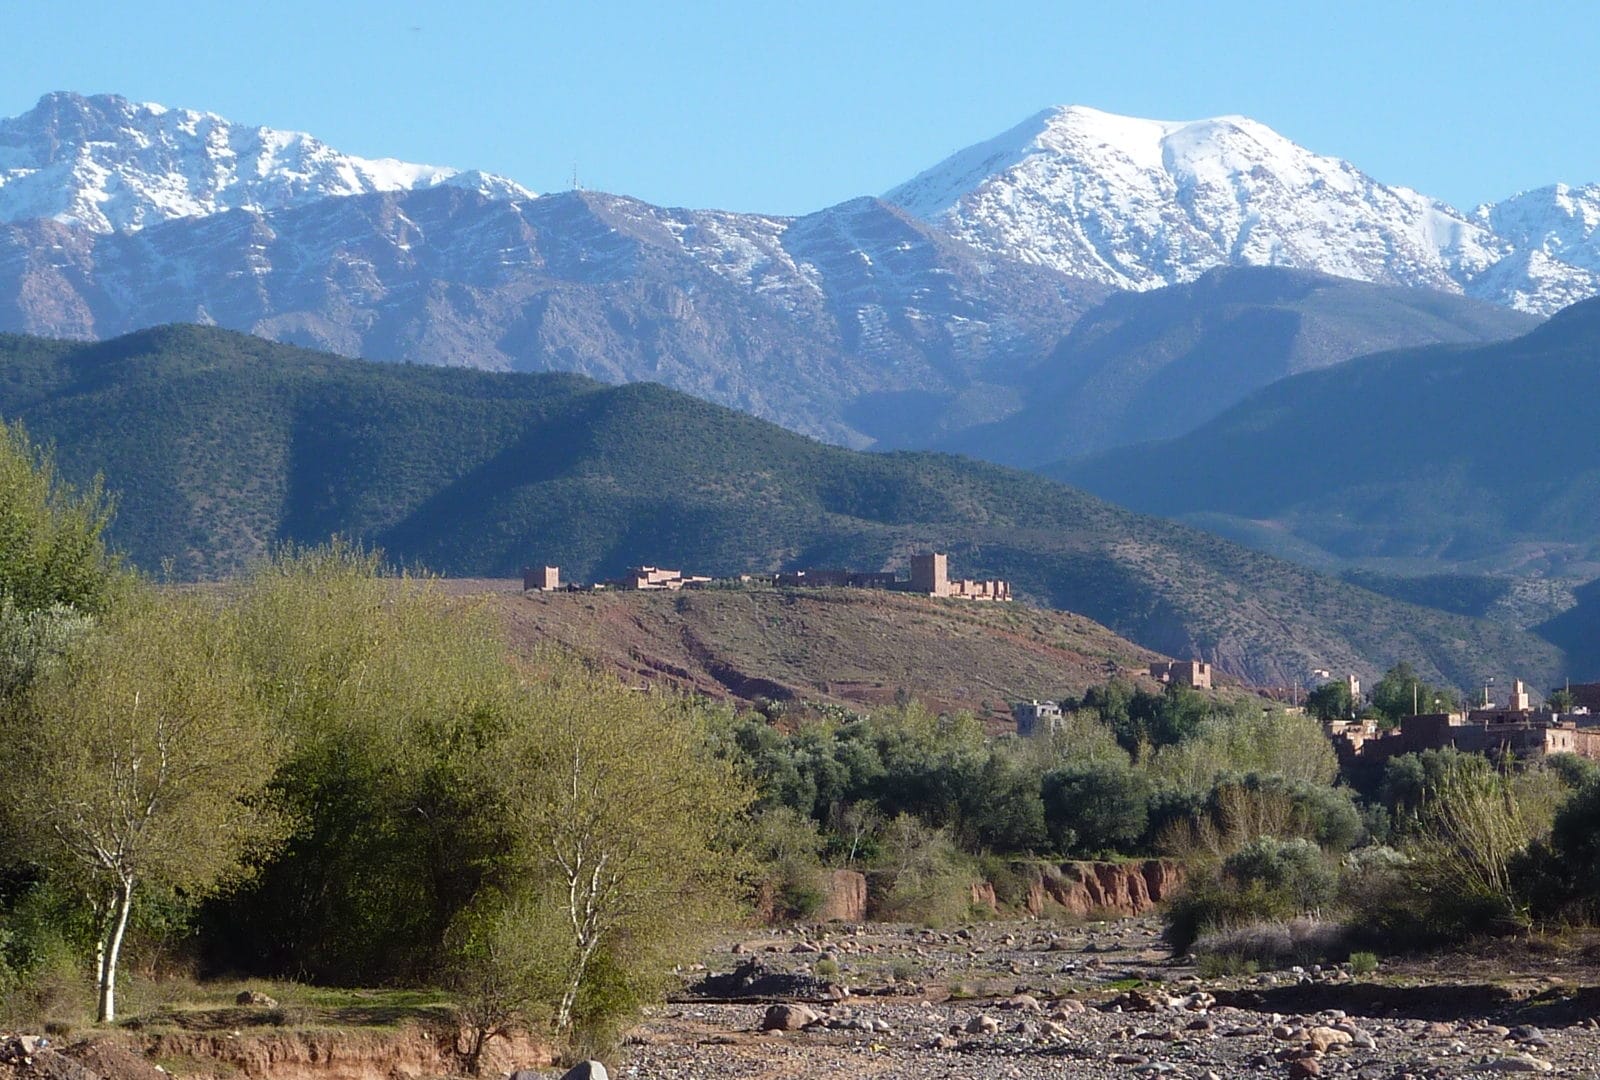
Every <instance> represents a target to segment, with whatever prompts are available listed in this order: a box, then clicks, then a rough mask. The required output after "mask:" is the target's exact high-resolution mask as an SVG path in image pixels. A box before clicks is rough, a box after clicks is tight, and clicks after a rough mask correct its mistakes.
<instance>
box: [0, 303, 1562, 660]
mask: <svg viewBox="0 0 1600 1080" xmlns="http://www.w3.org/2000/svg"><path fill="white" fill-rule="evenodd" d="M0 412H4V413H5V414H7V415H10V416H14V417H21V418H23V419H24V420H25V421H26V422H27V423H28V424H29V425H30V427H31V429H32V430H33V431H35V432H36V433H37V434H38V435H40V436H41V437H43V438H46V439H51V440H54V441H55V442H56V443H57V444H58V454H59V460H60V465H61V468H62V470H63V472H64V473H66V474H67V475H68V476H69V477H72V478H74V479H77V480H79V481H80V482H85V481H87V479H88V478H89V477H91V476H93V475H94V474H95V473H96V472H99V471H103V472H104V473H105V474H106V477H107V482H108V484H109V485H110V486H111V487H112V488H114V489H115V490H117V491H118V492H119V493H120V509H119V514H118V517H117V521H116V524H115V526H114V527H113V529H112V531H111V533H110V536H111V538H112V540H113V541H114V542H115V543H116V544H117V545H118V546H119V547H120V548H121V549H122V550H123V551H125V552H126V553H127V554H128V556H129V557H130V558H131V559H132V561H133V562H135V563H136V564H137V565H140V566H143V567H145V568H146V569H147V570H153V569H155V568H157V567H159V566H161V565H163V563H164V562H166V561H167V560H170V561H171V566H172V569H173V572H174V573H175V574H177V575H178V576H180V577H197V576H211V575H217V574H222V573H226V572H234V571H238V570H240V569H242V568H244V567H246V566H248V565H249V564H250V563H251V562H252V560H255V559H258V558H260V557H262V556H263V555H264V554H265V553H266V552H267V551H268V550H270V548H271V547H272V545H274V544H276V543H279V542H283V541H293V542H300V543H311V544H315V543H321V542H323V541H325V540H326V539H327V538H328V537H329V536H330V535H333V534H335V533H338V534H343V535H346V536H349V537H353V538H356V539H359V540H361V541H363V542H366V543H372V544H377V545H380V546H381V547H382V548H383V549H384V550H386V551H387V552H389V554H390V555H391V557H393V558H394V559H396V560H397V561H398V562H400V563H401V564H404V565H415V564H423V565H426V566H429V567H431V568H433V569H435V570H439V571H443V572H448V573H450V574H455V575H510V574H515V573H516V572H517V571H518V569H519V568H520V566H521V565H522V564H523V563H524V562H528V561H533V560H548V561H550V562H554V563H559V564H560V565H561V566H562V567H563V569H564V570H565V572H566V574H567V576H568V577H569V578H571V579H577V580H582V579H585V578H593V577H597V576H605V575H609V574H613V573H617V572H620V571H621V570H622V569H624V568H625V567H626V566H627V565H628V564H629V563H632V562H637V561H647V562H652V563H659V564H665V565H679V566H684V567H687V568H691V569H695V570H699V571H702V572H708V573H713V574H733V573H737V572H743V571H761V570H770V569H773V568H776V567H779V566H785V565H811V566H816V565H829V564H833V565H851V566H875V565H884V564H885V563H886V562H888V561H889V560H891V559H892V558H896V557H901V556H903V554H904V552H906V551H907V550H911V549H915V548H918V547H924V546H927V545H937V546H938V547H941V548H944V549H947V550H949V551H950V552H952V554H953V556H954V559H955V562H956V565H957V566H958V567H959V568H960V571H961V572H962V573H970V574H972V575H974V576H1003V577H1006V578H1009V579H1011V580H1012V581H1013V582H1014V583H1015V586H1016V587H1017V589H1018V590H1019V591H1020V592H1021V593H1022V594H1024V595H1026V596H1028V597H1031V598H1033V599H1035V600H1038V601H1041V602H1044V603H1046V604H1049V605H1051V606H1054V607H1058V608H1063V609H1067V610H1072V611H1078V612H1082V613H1083V614H1085V615H1088V616H1089V617H1091V618H1093V619H1096V620H1097V621H1099V622H1101V623H1103V624H1105V625H1106V626H1109V627H1110V628H1112V629H1113V630H1115V631H1116V632H1117V633H1119V634H1121V635H1123V636H1124V637H1127V638H1130V639H1132V640H1134V641H1137V642H1139V643H1140V644H1142V645H1145V646H1147V647H1150V648H1153V649H1156V650H1158V651H1160V652H1163V653H1166V654H1177V655H1193V654H1194V653H1196V652H1200V653H1205V654H1210V653H1216V654H1218V655H1224V656H1230V657H1237V658H1239V660H1238V664H1237V666H1238V667H1239V669H1240V670H1241V671H1242V672H1244V673H1247V674H1249V675H1250V676H1252V677H1254V678H1256V679H1258V680H1260V681H1263V682H1269V683H1288V682H1290V681H1292V679H1293V678H1294V676H1295V675H1296V674H1297V673H1299V672H1302V671H1304V670H1306V669H1307V668H1310V667H1314V666H1331V667H1335V668H1338V669H1349V670H1356V671H1358V672H1365V673H1371V672H1374V671H1375V670H1377V669H1379V668H1382V667H1386V666H1388V665H1389V664H1392V663H1393V662H1395V661H1396V660H1398V659H1400V658H1402V657H1409V658H1411V659H1412V661H1413V662H1414V663H1415V664H1416V665H1417V667H1418V670H1419V671H1420V672H1421V673H1422V674H1423V676H1424V677H1425V678H1428V679H1431V680H1434V681H1440V680H1442V681H1445V682H1447V683H1456V684H1459V685H1466V684H1469V683H1471V682H1473V681H1474V680H1475V679H1477V678H1478V676H1479V674H1480V673H1481V672H1482V671H1484V670H1511V669H1515V670H1517V671H1519V672H1521V673H1524V676H1525V677H1527V678H1531V679H1538V680H1540V681H1541V682H1554V681H1555V679H1556V677H1557V675H1558V674H1559V671H1558V669H1559V668H1560V666H1561V664H1560V659H1559V656H1558V654H1557V652H1556V650H1554V649H1553V648H1551V647H1549V646H1547V645H1545V644H1544V643H1542V642H1539V641H1538V640H1537V639H1535V638H1533V637H1532V636H1531V635H1528V634H1525V633H1523V632H1521V631H1517V630H1513V629H1507V628H1499V627H1494V626H1490V625H1488V624H1485V623H1482V622H1477V621H1473V620H1470V619H1467V618H1464V617H1460V616H1451V615H1443V614H1439V613H1436V612H1431V611H1426V610H1424V609H1421V608H1416V607H1411V606H1407V605H1404V604H1399V603H1396V602H1394V601H1391V600H1388V599H1386V598H1383V597H1380V596H1378V595H1376V594H1374V593H1371V592H1368V591H1365V590H1363V589H1360V588H1356V587H1354V586H1351V585H1348V584H1346V583H1343V582H1340V581H1337V580H1334V579H1330V578H1326V577H1322V576H1319V575H1317V574H1313V573H1310V572H1307V571H1305V570H1302V569H1300V568H1298V567H1295V566H1291V565H1289V564H1286V563H1283V562H1280V561H1277V560H1274V559H1271V558H1267V557H1265V556H1261V555H1257V554H1254V553H1251V552H1249V551H1246V550H1244V549H1242V548H1240V547H1238V546H1236V545H1233V544H1230V543H1227V542H1225V541H1222V540H1219V539H1216V538H1215V537H1212V536H1208V535H1206V534H1203V533H1199V532H1195V531H1193V530H1190V529H1186V528H1183V527H1181V526H1177V525H1172V524H1169V523H1165V522H1161V521H1156V520H1154V519H1150V518H1145V517H1141V516H1139V515H1136V514H1131V513H1128V512H1125V511H1123V510H1119V509H1117V508H1114V507H1112V506H1109V505H1107V504H1105V503H1103V502H1100V501H1098V500H1096V499H1093V498H1090V497H1088V496H1086V495H1083V494H1081V493H1079V492H1076V491H1073V490H1071V489H1068V488H1064V487H1061V486H1059V485H1056V484H1052V483H1049V482H1046V481H1043V480H1041V479H1040V478H1039V477H1037V476H1035V475H1033V474H1029V473H1023V472H1017V471H1012V470H1008V469H1003V468H999V467H996V466H990V465H983V464H979V463H976V462H971V461H965V460H962V459H959V458H952V457H947V456H942V455H934V454H861V453H853V452H850V451H846V450H841V449H838V448H836V447H830V446H825V445H822V444H820V443H816V442H813V441H811V440H809V439H805V438H802V437H800V436H797V435H794V434H792V433H790V432H787V431H784V430H782V429H780V428H777V427H775V426H773V425H770V424H766V423H763V422H761V421H758V420H754V419H752V418H750V417H748V416H743V415H740V414H737V413H733V412H730V411H728V410H726V409H721V408H718V407H716V406H712V405H709V404H706V403H704V402H700V401H697V400H695V399H692V398H688V397H685V396H683V395H681V394H676V393H673V392H671V391H667V390H665V389H662V388H660V387H657V386H651V385H630V386H622V387H616V388H608V387H602V386H600V385H599V384H597V383H593V382H590V381H587V380H584V379H581V378H576V377H571V376H559V375H539V376H519V375H503V374H493V373H485V372H473V371H464V370H457V369H451V370H446V369H438V368H421V367H408V366H403V365H383V364H370V363H362V362H359V361H349V360H341V359H338V358H335V357H330V356H327V355H324V354H318V353H311V352H306V351H304V350H299V349H294V348H290V347H287V346H281V345H274V344H270V343H267V342H263V341H259V340H256V339H252V338H248V337H244V336H241V335H237V334H230V333H227V332H223V331H218V330H211V329H206V328H201V327H169V328H163V329H158V330H152V331H146V332H142V333H139V334H134V335H130V336H128V337H125V338H120V339H117V340H115V341H110V342H104V343H101V344H96V345H78V344H73V343H66V342H54V341H41V340H38V339H31V338H19V337H5V338H0Z"/></svg>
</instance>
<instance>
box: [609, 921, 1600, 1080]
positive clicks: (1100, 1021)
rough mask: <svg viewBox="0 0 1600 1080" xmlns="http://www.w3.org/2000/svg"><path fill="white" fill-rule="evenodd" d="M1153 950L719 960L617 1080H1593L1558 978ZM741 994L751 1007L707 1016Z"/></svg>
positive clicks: (1008, 940)
mask: <svg viewBox="0 0 1600 1080" xmlns="http://www.w3.org/2000/svg"><path fill="white" fill-rule="evenodd" d="M1158 930H1159V927H1158V926H1157V924H1156V923H1155V922H1154V921H1152V920H1125V921H1121V922H1113V923H1104V924H1087V925H1083V926H1076V927H1067V926H1057V925H1053V924H1051V923H1048V922H1042V921H1032V922H1023V923H989V924H982V925H977V926H972V927H967V928H964V929H959V930H955V931H930V930H922V929H917V928H912V927H892V926H864V927H842V928H841V927H834V928H830V929H826V930H823V929H817V930H814V931H812V932H806V931H803V930H802V931H790V932H786V933H774V934H772V935H770V936H767V937H753V938H750V939H748V940H740V941H736V942H731V943H725V944H724V945H723V948H722V950H721V951H720V954H718V955H713V956H711V957H708V960H707V964H706V968H707V970H706V971H705V972H692V973H690V974H689V985H690V986H691V987H698V988H699V989H700V990H701V991H702V993H699V994H696V993H686V994H685V995H683V996H681V997H679V998H678V999H676V1000H674V1001H673V1002H672V1003H671V1004H669V1005H667V1006H665V1007H663V1008H660V1009H657V1010H654V1011H653V1012H652V1013H651V1014H650V1015H649V1016H648V1017H647V1018H646V1020H645V1022H644V1023H643V1024H641V1025H640V1026H639V1027H638V1028H637V1029H636V1030H635V1031H634V1032H633V1033H632V1035H631V1036H630V1038H629V1044H628V1046H627V1047H626V1048H625V1052H624V1055H623V1057H622V1058H621V1060H620V1061H619V1065H618V1068H617V1069H616V1070H615V1074H616V1075H620V1076H624V1077H639V1078H641V1080H645V1078H668V1080H670V1078H690V1077H694V1078H700V1077H751V1078H761V1080H777V1078H789V1077H883V1078H903V1080H932V1078H936V1077H951V1078H967V1077H971V1078H980V1077H981V1078H984V1080H991V1078H995V1077H1007V1078H1010V1077H1014V1078H1018V1080H1027V1078H1032V1077H1051V1078H1060V1077H1086V1078H1102V1077H1104V1078H1113V1077H1115V1078H1124V1077H1173V1078H1193V1080H1201V1078H1207V1080H1209V1078H1226V1077H1234V1076H1276V1077H1295V1078H1302V1077H1319V1076H1347V1077H1358V1078H1362V1080H1388V1078H1391V1077H1394V1078H1399V1077H1417V1078H1424V1077H1425V1078H1436V1077H1456V1076H1463V1077H1465V1076H1492V1075H1498V1074H1508V1073H1513V1074H1514V1073H1526V1074H1533V1075H1559V1076H1583V1077H1594V1076H1596V1075H1600V1030H1597V1024H1596V1019H1595V1017H1596V1016H1597V1015H1600V994H1597V993H1595V992H1593V991H1586V990H1583V989H1581V985H1583V984H1581V983H1579V982H1577V980H1575V979H1574V978H1573V977H1572V976H1573V975H1574V974H1577V973H1576V972H1574V971H1572V970H1570V964H1567V962H1566V961H1561V960H1556V959H1554V958H1551V957H1546V958H1544V959H1543V960H1542V961H1540V960H1538V958H1535V957H1530V958H1529V959H1530V961H1533V962H1530V963H1528V964H1523V965H1519V968H1520V970H1519V969H1514V968H1511V967H1509V966H1507V965H1506V964H1505V963H1504V962H1503V961H1501V962H1498V963H1491V964H1489V965H1487V966H1488V967H1491V968H1493V974H1494V976H1495V977H1493V978H1489V977H1487V974H1488V973H1486V972H1485V971H1483V970H1479V969H1478V966H1474V965H1471V964H1467V965H1465V966H1464V967H1457V968H1454V969H1450V968H1449V965H1444V966H1442V967H1441V965H1440V964H1439V962H1438V961H1437V960H1434V961H1431V962H1430V965H1426V966H1419V965H1395V966H1393V968H1392V969H1391V968H1389V967H1388V966H1385V967H1384V968H1380V970H1379V971H1378V972H1375V973H1372V974H1369V975H1363V976H1357V975H1355V974H1353V973H1352V972H1351V971H1350V970H1349V969H1348V968H1347V967H1329V968H1327V969H1320V968H1318V969H1307V970H1291V971H1287V972H1273V973H1266V974H1253V973H1252V974H1240V975H1232V976H1216V977H1210V978H1207V977H1203V976H1202V975H1201V974H1200V973H1198V972H1197V971H1196V970H1195V969H1194V967H1193V966H1192V965H1189V964H1185V963H1181V962H1174V961H1172V960H1170V959H1169V958H1168V957H1167V955H1166V952H1165V950H1164V949H1162V948H1161V946H1160V943H1159V939H1158ZM1563 965H1566V968H1565V969H1564V970H1565V971H1566V973H1565V974H1564V975H1554V974H1550V973H1549V970H1548V969H1550V968H1552V967H1561V966H1563ZM1450 970H1453V974H1450V973H1448V972H1449V971H1450ZM733 973H737V975H738V976H739V977H736V978H733V979H731V980H730V979H728V978H726V977H725V978H722V979H717V978H715V977H713V978H710V979H707V978H706V976H707V975H710V976H716V975H719V974H720V975H723V976H728V975H730V974H733ZM1596 981H1600V978H1597V979H1590V980H1589V981H1588V985H1594V983H1595V982H1596ZM730 983H731V984H734V985H732V987H731V988H730ZM740 983H742V984H743V986H744V988H745V989H748V990H750V991H752V992H751V993H745V994H741V998H740V999H737V1000H728V999H725V998H720V999H719V998H713V997H710V996H707V995H708V993H717V994H727V993H729V992H738V991H739V989H740V987H739V986H738V985H737V984H740Z"/></svg>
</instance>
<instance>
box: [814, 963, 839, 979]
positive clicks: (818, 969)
mask: <svg viewBox="0 0 1600 1080" xmlns="http://www.w3.org/2000/svg"><path fill="white" fill-rule="evenodd" d="M811 970H812V971H813V972H814V973H815V974H816V976H817V978H819V979H837V978H838V977H839V962H838V961H837V960H818V961H817V962H816V963H815V964H813V965H811Z"/></svg>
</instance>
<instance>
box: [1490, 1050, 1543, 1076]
mask: <svg viewBox="0 0 1600 1080" xmlns="http://www.w3.org/2000/svg"><path fill="white" fill-rule="evenodd" d="M1473 1069H1474V1071H1476V1072H1497V1073H1547V1072H1551V1071H1553V1070H1554V1069H1555V1066H1554V1065H1552V1064H1550V1062H1548V1061H1546V1060H1545V1059H1544V1058H1536V1057H1534V1056H1533V1055H1532V1054H1507V1055H1506V1056H1505V1057H1503V1058H1495V1059H1494V1060H1493V1061H1485V1062H1484V1063H1483V1064H1481V1065H1475V1066H1473Z"/></svg>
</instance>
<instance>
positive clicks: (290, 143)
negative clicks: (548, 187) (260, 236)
mask: <svg viewBox="0 0 1600 1080" xmlns="http://www.w3.org/2000/svg"><path fill="white" fill-rule="evenodd" d="M440 184H448V185H451V186H456V187H466V188H470V189H473V190H477V191H481V192H483V193H485V194H490V195H495V196H498V197H503V198H532V197H533V193H532V192H530V191H528V190H526V189H525V188H523V187H521V186H520V185H518V184H515V183H513V182H512V181H510V180H506V179H504V178H502V177H496V176H489V175H487V174H484V173H478V172H461V171H459V170H456V169H448V168H441V167H439V166H434V165H414V164H411V163H409V162H404V161H395V160H393V159H391V158H384V159H381V160H376V161H373V160H368V159H366V158H359V157H353V156H351V155H349V154H342V153H340V152H338V151H337V150H335V149H333V148H332V147H330V146H327V145H325V144H324V143H321V142H319V141H317V140H316V139H314V138H312V137H311V136H310V135H306V134H304V133H301V132H296V131H276V130H274V129H272V128H265V127H252V126H249V125H244V124H235V123H232V122H230V121H228V120H226V119H224V118H223V117H220V116H218V115H216V114H215V113H204V112H195V111H193V110H191V109H169V108H167V107H166V106H164V105H154V104H141V103H137V102H132V101H128V100H127V99H125V98H121V97H117V96H115V95H112V94H99V95H96V96H94V97H83V96H82V95H79V94H71V93H53V94H46V95H45V96H44V97H43V98H41V99H40V100H39V103H38V104H37V105H35V106H34V107H33V109H31V110H30V111H28V112H27V113H24V114H23V115H21V116H18V117H13V118H10V119H0V221H26V220H29V219H33V218H45V219H49V220H52V221H59V222H62V223H64V224H68V225H76V226H79V227H81V228H86V229H90V230H93V231H95V232H114V231H119V230H126V229H138V228H143V227H145V226H148V225H154V224H157V223H159V222H162V221H171V220H173V219H175V218H194V217H203V216H205V215H207V214H215V213H218V212H220V211H223V210H231V209H245V210H277V209H282V208H285V207H289V206H302V205H304V204H306V203H309V202H315V201H316V200H318V199H325V198H330V197H335V196H341V195H362V194H368V193H371V192H377V191H409V190H413V189H416V188H428V187H434V186H437V185H440Z"/></svg>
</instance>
